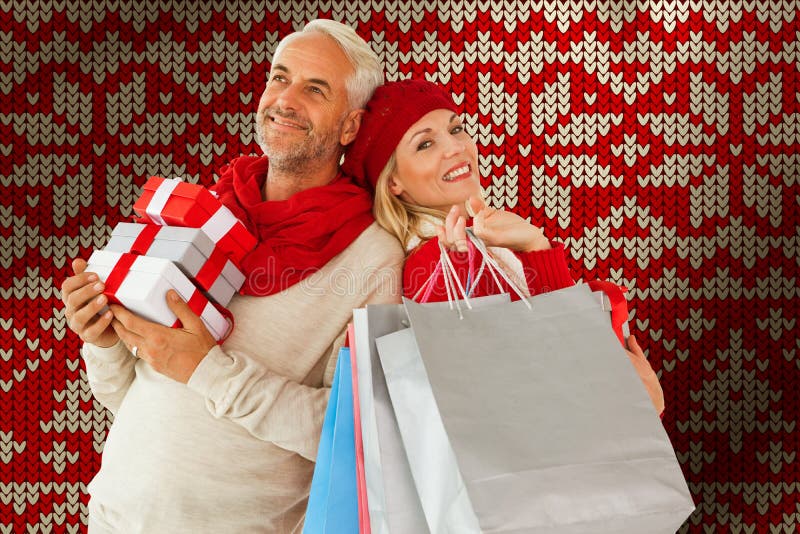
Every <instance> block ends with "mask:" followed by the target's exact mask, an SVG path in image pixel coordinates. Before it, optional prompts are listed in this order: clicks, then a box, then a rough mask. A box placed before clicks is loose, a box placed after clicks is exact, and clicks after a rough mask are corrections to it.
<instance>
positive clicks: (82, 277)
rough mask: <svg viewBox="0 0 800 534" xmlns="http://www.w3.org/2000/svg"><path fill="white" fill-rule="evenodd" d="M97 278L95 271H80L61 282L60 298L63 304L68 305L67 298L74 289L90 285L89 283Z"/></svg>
mask: <svg viewBox="0 0 800 534" xmlns="http://www.w3.org/2000/svg"><path fill="white" fill-rule="evenodd" d="M97 280H98V278H97V275H96V274H95V273H87V272H80V273H79V274H76V275H74V276H70V277H69V278H67V279H65V280H64V282H63V283H62V284H61V300H62V301H63V302H64V304H67V305H69V304H70V301H69V298H70V297H71V295H72V294H73V293H74V292H75V291H77V290H79V289H81V288H82V287H85V286H87V285H88V286H91V284H92V283H94V282H97ZM84 300H85V299H84Z"/></svg>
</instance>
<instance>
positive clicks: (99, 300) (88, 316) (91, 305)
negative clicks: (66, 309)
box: [67, 295, 108, 334]
mask: <svg viewBox="0 0 800 534" xmlns="http://www.w3.org/2000/svg"><path fill="white" fill-rule="evenodd" d="M107 303H108V299H107V298H106V296H105V295H99V296H97V297H96V298H93V299H87V301H86V302H83V303H81V305H80V306H79V307H75V308H72V309H73V310H74V311H73V313H72V314H71V316H70V317H68V318H67V320H68V321H69V325H70V328H72V329H73V330H74V331H76V332H78V333H79V334H80V333H81V332H82V331H83V329H84V328H86V325H88V324H90V323H91V322H92V320H93V319H94V317H95V316H96V315H97V314H98V313H99V312H100V310H102V309H103V306H105V305H106V304H107Z"/></svg>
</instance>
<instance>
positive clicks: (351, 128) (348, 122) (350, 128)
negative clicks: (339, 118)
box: [339, 109, 366, 146]
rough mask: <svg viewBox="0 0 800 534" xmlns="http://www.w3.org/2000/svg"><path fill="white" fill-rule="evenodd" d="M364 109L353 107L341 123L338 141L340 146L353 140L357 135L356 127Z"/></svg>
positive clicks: (359, 124) (359, 123)
mask: <svg viewBox="0 0 800 534" xmlns="http://www.w3.org/2000/svg"><path fill="white" fill-rule="evenodd" d="M365 111H366V110H364V109H354V110H353V111H351V112H350V113H348V114H347V117H345V119H344V124H343V125H342V133H341V135H340V136H339V143H341V145H342V146H347V145H349V144H350V143H352V142H353V140H354V139H355V138H356V135H358V129H359V128H360V127H361V117H362V116H363V115H364V112H365Z"/></svg>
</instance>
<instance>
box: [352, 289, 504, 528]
mask: <svg viewBox="0 0 800 534" xmlns="http://www.w3.org/2000/svg"><path fill="white" fill-rule="evenodd" d="M508 301H509V296H508V295H507V294H502V295H493V296H489V297H482V298H477V299H472V301H471V302H472V303H473V306H485V305H491V304H497V303H501V302H508ZM426 306H432V307H435V308H440V307H448V303H446V302H444V303H434V304H426ZM353 326H354V334H355V346H356V350H355V353H356V362H357V367H356V368H357V373H358V394H359V404H360V415H361V433H362V443H363V451H364V472H365V473H364V474H365V478H366V486H367V501H368V507H369V518H370V527H371V532H372V533H373V534H388V533H391V534H405V533H408V534H424V533H425V532H428V527H427V524H426V522H425V516H424V514H423V511H422V507H421V505H420V501H419V497H418V494H417V491H416V487H415V485H414V480H413V478H412V476H411V470H410V468H409V465H408V459H407V457H406V452H405V448H404V446H403V442H402V439H401V437H400V431H399V429H398V426H397V420H396V419H395V415H394V410H393V408H392V404H391V400H390V398H389V393H388V390H387V388H386V380H385V378H384V374H383V369H382V368H381V365H380V362H379V360H378V352H377V350H376V346H375V339H376V338H379V337H381V336H384V335H386V334H390V333H392V332H396V331H398V330H401V329H405V328H407V327H408V318H407V316H406V311H405V308H404V306H403V305H402V304H381V305H370V306H367V307H366V308H361V309H356V310H353Z"/></svg>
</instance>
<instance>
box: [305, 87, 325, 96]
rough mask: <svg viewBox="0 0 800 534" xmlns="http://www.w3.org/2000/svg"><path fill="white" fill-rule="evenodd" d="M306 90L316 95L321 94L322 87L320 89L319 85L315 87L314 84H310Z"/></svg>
mask: <svg viewBox="0 0 800 534" xmlns="http://www.w3.org/2000/svg"><path fill="white" fill-rule="evenodd" d="M308 90H309V91H311V92H312V93H316V94H318V95H321V94H322V89H320V88H319V87H317V86H316V85H312V86H310V87H309V88H308Z"/></svg>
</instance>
